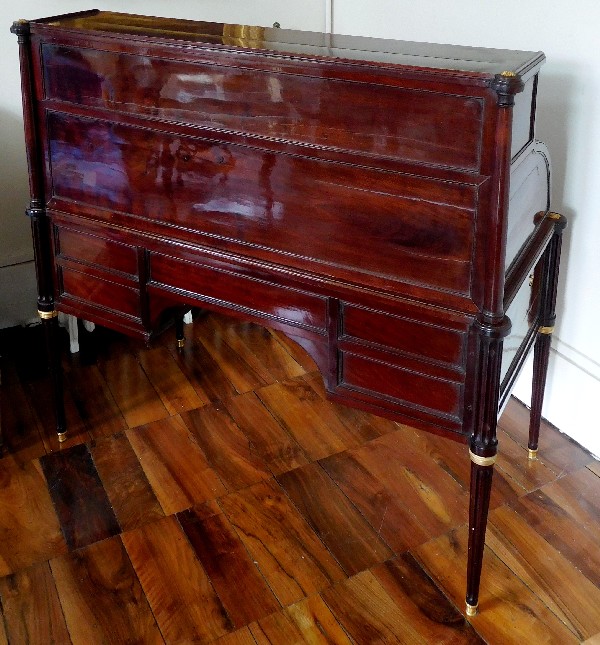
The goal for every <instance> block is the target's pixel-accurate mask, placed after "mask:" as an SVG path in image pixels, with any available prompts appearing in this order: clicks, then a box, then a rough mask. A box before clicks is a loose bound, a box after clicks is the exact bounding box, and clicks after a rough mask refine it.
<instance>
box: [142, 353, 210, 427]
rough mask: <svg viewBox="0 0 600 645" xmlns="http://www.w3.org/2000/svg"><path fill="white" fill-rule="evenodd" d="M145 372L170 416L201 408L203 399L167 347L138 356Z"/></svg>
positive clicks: (204, 400)
mask: <svg viewBox="0 0 600 645" xmlns="http://www.w3.org/2000/svg"><path fill="white" fill-rule="evenodd" d="M138 356H139V358H140V363H141V365H142V368H143V369H144V372H145V373H146V375H147V376H148V378H149V380H150V382H151V383H152V385H153V386H154V389H155V390H156V391H157V392H158V395H159V396H160V399H161V401H162V403H163V405H164V406H165V408H166V409H167V412H168V413H169V414H170V415H174V414H179V413H180V412H185V411H186V410H193V409H194V408H199V407H201V406H202V404H203V403H206V402H207V401H206V399H201V398H200V397H199V396H198V394H197V392H196V391H195V390H194V388H193V387H192V385H191V383H190V382H189V381H188V380H187V378H186V377H185V375H184V374H183V372H182V371H181V369H180V368H179V367H178V365H177V362H176V361H175V359H174V358H173V356H172V354H171V353H170V352H169V351H168V349H167V348H166V347H156V348H154V349H149V350H146V351H142V352H140V353H139V354H138Z"/></svg>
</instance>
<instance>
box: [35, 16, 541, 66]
mask: <svg viewBox="0 0 600 645" xmlns="http://www.w3.org/2000/svg"><path fill="white" fill-rule="evenodd" d="M32 25H35V26H36V27H37V26H40V27H42V29H43V27H44V26H46V25H47V26H51V27H53V28H59V29H61V30H62V29H64V30H80V31H81V30H83V31H89V32H90V33H91V32H96V33H101V34H109V35H110V34H112V35H117V34H119V35H127V36H131V38H133V39H143V40H146V39H149V40H156V41H162V42H164V41H167V42H169V41H170V42H173V41H180V42H181V41H183V42H185V43H190V44H191V43H193V44H195V45H196V46H198V47H204V46H209V47H211V48H212V47H215V46H217V47H224V48H228V49H229V48H232V47H234V48H243V49H254V50H262V51H266V52H277V53H278V54H284V53H285V54H291V55H302V56H307V57H323V58H328V59H338V60H346V61H349V62H362V63H367V64H369V63H371V64H375V65H394V66H395V65H401V66H407V67H413V68H418V69H420V70H423V69H431V70H448V71H455V72H463V73H466V74H469V75H474V76H484V77H489V76H494V75H496V74H500V73H502V72H506V71H509V72H514V73H515V74H519V75H522V74H524V73H525V72H527V71H528V70H530V69H531V68H532V67H534V66H536V65H539V64H540V63H541V62H543V60H544V54H543V53H542V52H530V51H513V50H507V49H489V48H482V47H466V46H459V45H438V44H431V43H418V42H409V41H400V40H388V39H382V38H367V37H362V36H341V35H335V34H324V33H318V32H310V31H295V30H289V29H278V28H266V27H253V26H248V25H233V24H223V23H213V22H197V21H193V20H181V19H171V18H157V17H152V16H139V15H131V14H124V13H114V12H108V11H98V10H95V9H94V10H91V11H87V12H82V13H77V14H68V15H64V16H57V17H52V18H45V19H41V20H37V21H32Z"/></svg>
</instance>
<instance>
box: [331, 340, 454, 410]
mask: <svg viewBox="0 0 600 645" xmlns="http://www.w3.org/2000/svg"><path fill="white" fill-rule="evenodd" d="M340 360H341V382H340V385H342V386H344V387H347V388H350V389H355V390H358V391H359V392H365V393H367V394H372V395H373V397H374V398H375V399H381V398H382V395H383V397H384V398H388V399H390V400H392V401H393V402H398V403H404V404H407V405H408V406H409V407H411V406H412V407H416V408H419V409H422V410H426V411H429V412H432V413H434V414H438V415H439V414H441V415H445V416H450V417H453V418H456V417H458V416H459V413H460V409H461V400H462V384H461V383H457V382H453V381H448V380H442V379H436V378H432V377H430V376H427V375H426V374H421V373H416V372H414V371H412V370H408V369H404V368H403V367H402V366H401V365H392V364H390V363H385V362H382V361H375V360H373V359H371V358H367V357H365V356H360V355H358V354H353V353H350V352H341V358H340Z"/></svg>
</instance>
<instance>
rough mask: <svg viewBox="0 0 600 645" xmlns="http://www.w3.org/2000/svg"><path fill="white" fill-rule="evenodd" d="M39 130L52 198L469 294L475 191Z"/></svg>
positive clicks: (254, 153)
mask: <svg viewBox="0 0 600 645" xmlns="http://www.w3.org/2000/svg"><path fill="white" fill-rule="evenodd" d="M48 134H49V137H50V156H51V167H52V188H53V191H54V196H56V197H59V198H62V199H66V200H71V201H72V202H74V203H77V204H80V203H86V204H89V205H91V206H93V207H95V208H97V207H103V208H105V209H107V210H110V211H120V212H125V213H131V214H133V215H135V216H137V217H139V218H148V219H151V220H154V221H158V222H161V223H163V224H168V225H171V226H173V227H177V229H179V230H181V229H185V230H186V231H191V232H193V233H194V234H201V235H204V236H206V239H207V240H208V239H209V240H210V244H211V245H213V244H217V243H219V244H221V245H223V246H225V245H228V246H231V245H232V244H234V245H236V246H238V248H239V249H240V251H241V252H243V253H244V254H245V255H247V254H248V253H253V252H254V253H256V254H262V255H261V258H265V256H266V257H267V259H271V258H272V259H273V261H275V262H278V263H281V264H284V265H286V266H295V267H297V268H301V269H304V270H306V269H307V270H312V271H316V272H319V273H325V274H327V275H333V276H335V277H339V278H342V279H348V280H352V281H354V282H356V281H363V282H365V283H368V284H372V283H373V281H374V280H381V279H383V280H385V281H386V284H387V281H400V282H407V283H410V284H415V285H422V286H425V287H430V288H438V289H443V290H448V291H452V292H454V293H459V294H465V295H469V294H470V289H471V270H470V268H471V260H472V255H473V247H474V208H475V204H474V200H475V196H474V193H473V190H472V187H468V186H463V185H460V184H450V183H448V184H444V183H443V182H436V181H433V180H430V179H420V178H417V177H414V176H410V177H409V176H404V175H400V174H396V173H386V172H383V171H376V170H368V169H364V168H361V169H359V170H358V171H357V170H356V169H354V168H352V167H349V166H347V165H344V164H337V163H332V162H324V161H319V160H316V159H307V158H298V157H294V156H292V155H284V154H276V153H272V152H267V151H262V150H257V149H252V148H247V147H244V146H238V145H231V144H225V143H216V142H214V141H207V140H203V139H200V138H189V137H183V136H178V135H175V134H170V133H163V132H155V131H154V132H150V131H147V130H144V129H142V128H139V127H133V126H125V125H120V124H115V123H108V122H105V121H97V120H88V119H84V118H76V117H73V116H66V115H60V114H49V115H48ZM74 151H77V157H76V158H75V157H74ZM374 186H376V187H377V190H374V189H373V187H374ZM427 190H430V191H431V192H430V197H429V198H428V199H427V200H425V199H422V197H423V196H425V194H426V192H427ZM307 195H310V201H308V202H307ZM436 200H439V202H438V201H436ZM132 224H135V220H134V221H133V222H132ZM140 226H143V223H142V222H141V220H140Z"/></svg>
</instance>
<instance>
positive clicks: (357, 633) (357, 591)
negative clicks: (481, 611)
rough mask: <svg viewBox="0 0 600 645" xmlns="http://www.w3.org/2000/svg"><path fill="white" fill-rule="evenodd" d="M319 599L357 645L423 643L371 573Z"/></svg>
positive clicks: (345, 582) (362, 573)
mask: <svg viewBox="0 0 600 645" xmlns="http://www.w3.org/2000/svg"><path fill="white" fill-rule="evenodd" d="M322 596H323V599H324V600H325V602H326V603H327V605H328V606H329V608H330V609H331V611H332V612H333V614H334V616H335V617H336V618H337V620H338V621H339V622H340V623H341V624H342V626H343V627H344V629H345V630H346V631H347V632H348V633H349V634H350V636H351V637H352V638H353V639H354V640H355V641H356V642H357V643H406V644H407V645H408V644H410V645H419V644H423V645H425V644H427V643H430V641H427V640H426V639H425V638H423V637H422V636H421V634H419V632H418V631H417V630H416V629H415V626H414V625H413V622H412V621H411V620H410V615H409V614H407V613H406V612H405V611H404V609H403V607H401V606H398V605H397V604H396V603H395V602H394V601H393V599H392V598H391V597H390V596H389V594H388V593H387V592H386V590H385V589H384V588H383V586H382V585H381V583H380V582H379V580H378V579H377V578H376V577H375V576H374V575H373V573H372V572H371V571H362V572H361V573H359V574H357V575H355V576H353V577H352V578H349V579H348V580H345V581H344V582H342V583H340V584H337V585H335V586H334V587H331V588H329V589H326V590H325V591H324V592H323V593H322Z"/></svg>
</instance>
